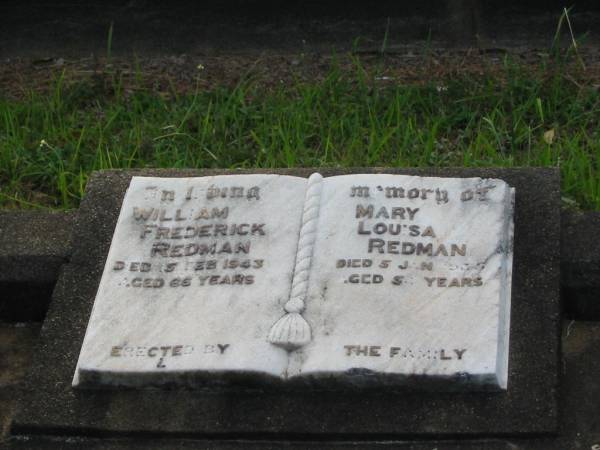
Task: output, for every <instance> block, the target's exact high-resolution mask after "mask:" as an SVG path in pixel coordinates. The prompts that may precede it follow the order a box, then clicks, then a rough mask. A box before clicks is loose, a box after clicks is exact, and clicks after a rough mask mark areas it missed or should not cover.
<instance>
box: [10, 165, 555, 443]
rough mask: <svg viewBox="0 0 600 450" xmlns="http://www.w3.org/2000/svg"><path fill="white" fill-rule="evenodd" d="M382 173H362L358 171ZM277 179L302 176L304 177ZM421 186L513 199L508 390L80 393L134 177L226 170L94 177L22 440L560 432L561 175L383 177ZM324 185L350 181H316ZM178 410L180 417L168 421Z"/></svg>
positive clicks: (28, 398) (21, 420)
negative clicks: (440, 181)
mask: <svg viewBox="0 0 600 450" xmlns="http://www.w3.org/2000/svg"><path fill="white" fill-rule="evenodd" d="M366 171H371V172H377V171H378V170H377V169H357V170H355V171H354V172H355V173H360V172H363V173H364V172H366ZM276 172H277V173H283V174H291V175H297V176H308V174H310V173H311V172H312V170H310V169H300V170H294V171H285V170H278V171H276ZM379 172H387V173H404V174H410V175H421V176H446V177H484V178H499V179H503V180H506V182H507V183H508V184H509V185H510V186H513V187H515V189H516V191H517V192H518V195H517V198H516V207H515V246H514V265H513V291H512V306H511V308H512V312H511V318H512V321H511V342H510V357H509V379H508V386H509V388H508V391H506V392H504V393H470V394H468V395H465V394H464V393H422V392H421V393H416V392H406V391H401V390H398V391H397V390H390V389H381V390H377V389H375V390H371V391H368V390H365V391H357V392H353V393H352V394H351V395H349V394H348V393H345V392H330V391H326V392H318V393H312V394H307V392H306V391H281V390H275V391H273V390H269V389H245V388H241V387H237V388H222V389H212V390H211V391H182V390H174V391H161V390H151V391H148V390H126V391H96V390H85V391H84V390H75V389H73V388H72V387H71V386H70V382H71V377H72V375H73V373H74V370H75V365H76V361H77V355H78V353H79V350H80V347H81V343H82V340H83V337H84V333H85V329H86V325H87V321H88V318H89V315H90V311H91V309H92V304H93V300H94V296H95V294H96V291H97V288H98V283H99V281H100V276H101V273H102V269H103V267H104V263H105V260H106V255H107V254H108V249H109V245H110V239H111V236H112V232H113V230H114V226H115V223H116V220H117V216H118V213H119V207H120V204H121V201H122V198H123V196H124V194H125V190H126V188H127V186H128V184H129V181H130V178H131V176H132V175H134V174H136V175H145V176H179V177H181V176H207V175H214V174H215V173H219V174H223V173H227V172H224V171H185V170H184V171H178V170H172V171H154V170H151V171H133V172H104V173H100V174H96V175H95V176H93V177H92V179H91V181H90V183H89V185H88V190H87V195H86V199H85V200H84V202H83V203H82V205H81V208H80V210H79V216H78V223H79V226H78V228H77V231H76V233H75V237H74V242H77V246H76V247H75V248H74V249H73V254H72V258H71V261H70V263H69V264H67V265H66V266H65V268H64V271H63V274H62V276H61V279H60V280H59V282H58V283H57V289H56V291H55V295H54V301H53V302H52V305H51V307H50V311H49V313H48V318H47V321H46V323H45V326H44V328H43V330H42V338H41V341H40V346H39V348H38V349H37V351H36V354H35V358H34V361H35V363H34V366H33V368H32V371H31V372H30V374H29V375H28V381H27V389H26V392H25V393H24V397H23V399H22V401H21V402H20V412H19V414H18V416H17V418H16V420H15V422H14V431H15V432H17V433H27V434H29V433H33V434H35V433H46V434H47V433H51V432H56V431H57V430H70V431H69V432H71V433H75V434H77V433H79V432H78V431H77V430H86V432H90V430H95V432H98V433H102V434H103V435H106V436H108V435H111V434H112V435H123V434H126V433H143V432H151V433H158V432H160V433H161V435H162V436H168V435H171V436H177V435H180V436H181V435H185V436H188V437H192V436H206V435H216V434H219V435H222V434H224V433H225V434H228V435H230V436H265V435H272V434H274V433H277V434H281V435H290V434H296V435H303V436H311V437H312V438H314V437H315V436H320V435H323V434H324V433H327V434H328V435H330V436H338V437H342V436H343V437H344V439H352V438H353V437H356V436H362V438H363V439H364V437H365V436H369V437H371V438H372V439H377V438H378V437H383V436H386V437H388V438H394V437H395V438H398V437H400V436H406V435H408V434H411V435H413V436H421V437H423V436H425V435H430V436H433V435H435V436H438V437H440V436H449V435H452V436H459V435H469V436H485V435H490V434H492V435H494V436H514V435H519V434H523V433H524V434H531V433H550V432H554V431H555V430H556V425H557V406H556V394H557V382H558V361H559V345H558V336H559V328H558V317H559V302H558V289H559V271H558V264H559V251H558V246H557V244H556V243H557V242H558V239H559V228H560V226H559V224H560V210H559V207H558V199H559V179H558V173H557V171H555V170H551V169H540V170H538V169H524V170H500V169H497V170H492V169H487V170H486V169H481V170H479V169H478V170H474V169H473V170H466V169H446V170H390V169H380V170H379ZM322 173H323V175H325V176H328V175H334V174H335V175H337V174H343V173H349V171H337V170H336V171H334V170H323V171H322ZM173 411H176V413H172V412H173Z"/></svg>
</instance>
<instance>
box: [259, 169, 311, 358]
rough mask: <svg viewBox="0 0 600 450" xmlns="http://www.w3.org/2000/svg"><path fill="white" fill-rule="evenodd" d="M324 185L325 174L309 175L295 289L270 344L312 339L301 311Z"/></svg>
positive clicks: (297, 344)
mask: <svg viewBox="0 0 600 450" xmlns="http://www.w3.org/2000/svg"><path fill="white" fill-rule="evenodd" d="M322 187H323V177H322V176H321V175H320V174H318V173H313V174H312V175H311V176H310V177H309V178H308V187H307V189H306V196H305V198H304V210H303V212H302V225H301V226H300V237H299V239H298V249H297V250H296V265H295V266H294V275H293V277H292V291H291V293H290V298H289V300H288V301H287V302H286V304H285V305H284V307H283V309H284V310H285V312H286V314H285V315H284V316H283V317H282V318H281V319H279V320H278V321H277V322H275V324H274V325H273V326H272V327H271V330H270V331H269V336H268V337H267V340H268V341H269V342H270V343H271V344H273V345H277V346H279V347H282V348H285V349H286V350H288V351H292V350H295V349H297V348H299V347H302V346H304V345H306V344H308V343H309V342H310V341H311V339H312V332H311V329H310V325H309V323H308V322H307V321H306V319H304V317H302V313H303V312H304V310H305V309H306V295H307V293H308V274H309V272H310V263H311V260H312V254H313V248H314V245H315V239H316V236H317V222H318V219H319V207H320V204H321V190H322Z"/></svg>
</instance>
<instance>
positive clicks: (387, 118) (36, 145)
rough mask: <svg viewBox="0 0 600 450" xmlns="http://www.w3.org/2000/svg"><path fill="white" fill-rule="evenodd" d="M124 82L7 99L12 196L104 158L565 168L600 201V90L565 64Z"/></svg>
mask: <svg viewBox="0 0 600 450" xmlns="http://www.w3.org/2000/svg"><path fill="white" fill-rule="evenodd" d="M140 77H141V75H140V74H138V79H139V78H140ZM123 86H124V83H123V79H122V78H120V77H119V76H117V75H114V74H113V75H110V74H106V75H105V76H104V77H100V78H96V79H90V80H87V81H81V82H78V83H67V82H66V81H65V80H64V79H63V78H62V77H59V78H58V79H56V80H55V82H54V84H53V90H52V92H50V93H45V94H39V93H31V94H30V95H29V96H28V97H27V98H25V99H21V100H9V99H7V98H4V99H3V98H2V97H0V206H3V207H36V206H39V207H51V208H74V207H77V205H78V203H79V201H80V199H81V197H82V195H83V192H84V189H85V185H86V181H87V179H88V176H89V174H90V173H91V172H92V171H94V170H99V169H117V168H133V167H195V168H214V167H221V168H235V167H245V168H252V167H264V168H274V167H299V166H336V167H337V166H339V167H350V166H389V167H409V166H410V167H430V166H435V167H442V166H467V167H485V166H501V167H517V166H551V167H560V170H561V173H562V189H563V196H564V198H565V199H567V201H574V202H577V204H578V205H579V206H580V207H582V208H586V209H600V179H599V175H600V123H599V118H600V93H599V92H598V90H597V89H596V90H595V89H593V88H591V87H590V88H588V87H585V86H582V85H581V84H580V83H578V82H576V81H575V80H574V79H573V78H572V77H571V76H569V75H568V74H567V70H566V69H565V67H563V66H562V65H558V66H552V67H550V66H548V67H543V68H541V69H540V70H536V71H531V70H528V69H526V68H524V67H520V66H519V65H518V64H515V63H510V62H508V61H507V62H506V63H505V64H504V65H503V67H502V68H500V70H497V69H496V70H494V71H489V73H485V74H483V75H465V76H460V77H459V76H456V77H453V78H451V79H448V80H445V81H444V82H443V83H442V82H440V81H437V82H436V83H433V82H431V83H429V84H427V83H426V84H423V85H402V84H396V83H393V82H390V81H381V80H378V77H377V71H376V70H375V71H365V70H364V69H363V68H362V67H361V66H360V64H359V63H358V62H356V64H355V66H354V68H353V69H352V70H346V69H345V70H342V69H340V68H339V66H336V65H335V64H334V65H333V66H332V68H331V70H330V71H329V73H328V75H327V76H326V78H325V79H324V80H321V81H315V82H302V81H298V82H296V83H294V84H293V85H291V86H289V85H287V86H281V87H277V88H266V87H264V86H262V85H261V84H260V83H256V82H253V81H252V79H246V80H245V81H243V82H241V83H240V84H239V85H237V86H236V87H234V88H214V89H212V90H209V91H202V90H199V89H198V90H196V92H195V93H193V94H188V95H174V94H173V95H168V96H165V95H162V94H160V93H157V92H153V91H151V90H144V89H142V88H139V89H133V92H130V91H129V90H128V89H125V88H124V87H123ZM140 86H141V85H140ZM549 131H550V132H551V133H552V132H553V133H554V138H553V139H552V140H551V139H550V137H549V134H551V133H547V132H549ZM545 133H546V138H545V137H544V136H545Z"/></svg>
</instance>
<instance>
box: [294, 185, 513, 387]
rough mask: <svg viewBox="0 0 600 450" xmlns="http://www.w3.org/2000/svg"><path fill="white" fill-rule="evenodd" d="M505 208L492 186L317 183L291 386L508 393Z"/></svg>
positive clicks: (508, 223) (509, 231) (509, 233)
mask: <svg viewBox="0 0 600 450" xmlns="http://www.w3.org/2000/svg"><path fill="white" fill-rule="evenodd" d="M513 205H514V189H512V188H511V187H510V186H509V185H508V184H507V183H505V182H504V181H502V180H498V179H480V178H425V177H416V176H404V175H349V176H338V177H331V178H327V179H325V182H324V184H323V190H322V194H321V204H320V213H319V225H318V232H317V237H316V242H315V247H314V252H313V261H312V266H311V272H310V288H309V292H308V297H307V301H306V310H305V311H304V313H303V316H304V317H305V318H306V320H307V321H308V323H309V324H310V326H311V329H312V340H311V342H310V343H309V344H307V345H306V346H304V347H303V348H301V349H299V350H297V351H295V352H293V353H292V354H291V361H290V367H289V370H288V374H289V376H294V375H302V376H314V377H324V376H325V377H336V376H341V377H343V378H344V377H347V379H349V380H351V381H352V382H356V383H360V382H361V381H362V380H369V379H370V380H372V379H375V378H378V379H381V380H383V381H390V382H391V383H395V382H401V383H406V382H411V381H418V382H419V383H421V382H422V381H424V380H435V381H439V382H441V384H442V385H447V386H448V387H451V386H453V385H455V386H456V385H461V386H464V385H467V386H470V387H472V388H474V389H477V388H479V387H485V388H492V389H506V386H507V373H508V367H507V365H508V338H509V322H510V321H509V317H510V291H511V270H512V239H513Z"/></svg>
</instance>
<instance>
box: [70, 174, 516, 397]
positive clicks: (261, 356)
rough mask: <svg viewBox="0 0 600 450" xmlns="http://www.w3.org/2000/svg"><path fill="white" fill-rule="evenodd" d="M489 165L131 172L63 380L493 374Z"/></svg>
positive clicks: (504, 216) (502, 289)
mask: <svg viewBox="0 0 600 450" xmlns="http://www.w3.org/2000/svg"><path fill="white" fill-rule="evenodd" d="M513 203H514V190H513V189H511V188H510V187H509V186H508V185H507V184H506V183H505V182H503V181H502V180H496V179H479V178H465V179H459V178H423V177H414V176H403V175H347V176H338V177H330V178H326V179H323V178H322V177H321V176H320V175H318V174H314V175H313V176H311V177H310V178H309V179H305V178H299V177H290V176H279V175H230V176H216V177H203V178H144V177H134V178H133V179H132V182H131V185H130V186H129V189H128V191H127V194H126V196H125V199H124V201H123V205H122V209H121V213H120V216H119V219H118V223H117V226H116V229H115V233H114V236H113V241H112V244H111V248H110V251H109V254H108V258H107V261H106V266H105V269H104V273H103V276H102V280H101V282H100V287H99V289H98V293H97V296H96V300H95V303H94V308H93V311H92V315H91V318H90V322H89V324H88V329H87V332H86V336H85V339H84V343H83V346H82V350H81V354H80V357H79V361H78V364H77V369H76V373H75V377H74V380H73V384H74V385H76V386H84V387H98V386H106V385H124V386H146V385H163V384H165V385H167V384H168V385H171V384H189V383H190V380H194V379H195V378H198V379H202V380H206V379H210V380H213V381H215V382H217V383H218V382H219V380H223V379H225V378H226V377H227V376H229V375H234V376H236V377H238V379H239V378H240V376H241V377H243V376H246V375H249V376H254V377H259V378H260V377H262V378H264V379H265V380H269V379H279V380H282V381H285V380H303V379H307V380H311V382H313V381H314V380H319V379H326V380H328V381H331V380H339V381H340V382H342V383H343V382H347V381H350V382H351V383H353V384H362V385H365V384H373V383H391V384H395V383H399V384H402V383H407V382H411V383H420V382H425V381H427V380H435V381H436V382H437V383H438V384H441V385H442V386H446V387H447V388H448V389H452V388H453V387H455V386H456V385H461V386H465V385H466V386H468V387H471V388H472V389H479V388H481V387H486V388H496V389H506V386H507V373H508V367H507V365H508V338H509V316H510V288H511V269H512V231H513V230H512V227H513V225H512V224H513Z"/></svg>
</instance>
